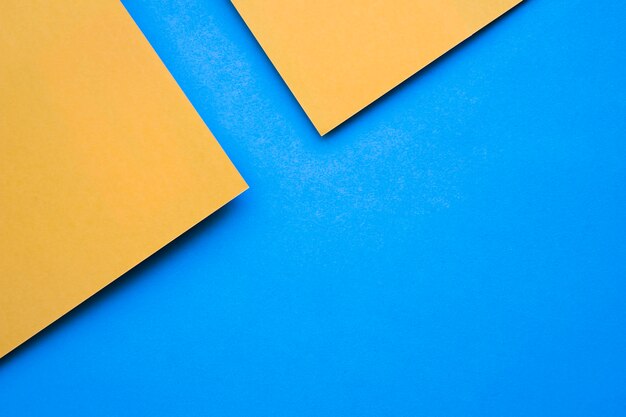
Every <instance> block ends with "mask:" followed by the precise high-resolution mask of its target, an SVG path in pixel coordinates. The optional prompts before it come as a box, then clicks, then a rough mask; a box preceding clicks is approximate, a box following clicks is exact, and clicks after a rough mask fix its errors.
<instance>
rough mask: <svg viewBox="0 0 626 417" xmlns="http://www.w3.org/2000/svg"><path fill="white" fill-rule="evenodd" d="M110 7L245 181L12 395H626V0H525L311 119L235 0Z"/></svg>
mask: <svg viewBox="0 0 626 417" xmlns="http://www.w3.org/2000/svg"><path fill="white" fill-rule="evenodd" d="M124 3H125V4H126V6H127V7H128V9H129V11H130V12H131V14H132V16H133V17H134V18H135V20H136V21H137V23H138V24H139V26H140V28H141V29H142V30H143V31H144V33H145V34H146V36H147V38H148V39H149V41H150V42H151V44H152V45H153V46H154V48H155V49H156V51H157V52H158V53H159V55H160V56H161V57H162V59H163V61H164V62H165V63H166V65H167V66H168V68H169V69H170V70H171V72H172V74H173V75H174V77H175V78H176V80H177V81H178V82H179V84H180V86H181V87H182V88H183V90H184V91H185V93H186V94H187V95H188V97H189V98H190V100H191V101H192V102H193V104H194V105H195V107H196V108H197V110H198V111H199V113H200V114H201V116H202V117H203V118H204V120H205V121H206V123H207V125H208V126H210V128H211V129H212V131H213V132H214V134H215V136H216V137H217V138H218V140H219V141H220V142H221V144H222V145H223V147H224V148H225V150H226V151H227V153H228V154H229V155H230V157H231V158H232V160H233V161H234V163H235V164H236V165H237V167H238V168H239V169H240V171H241V173H242V174H243V175H244V177H245V178H246V180H247V181H248V183H249V184H250V190H249V191H247V192H246V193H245V194H244V195H242V196H241V197H239V198H238V199H236V200H235V201H234V202H232V203H231V204H229V205H228V206H226V207H225V208H224V209H222V210H220V211H219V212H218V213H216V214H215V215H214V216H211V217H210V218H209V219H208V220H206V221H205V222H203V223H202V224H201V225H199V226H198V227H196V228H195V229H193V230H192V231H191V232H190V233H188V234H186V235H184V236H183V237H182V238H180V239H178V240H177V241H176V242H174V243H173V244H171V245H169V246H168V247H167V248H165V249H164V250H162V251H161V252H159V253H158V254H157V255H156V256H154V257H152V258H151V259H149V260H148V261H147V262H145V263H144V264H142V265H141V266H140V267H138V268H136V269H135V270H133V271H131V272H130V273H129V274H127V275H126V276H124V277H123V278H122V279H120V280H118V281H117V282H116V283H114V284H113V285H111V286H110V287H108V288H107V289H105V290H104V291H103V292H102V293H100V294H98V295H97V296H95V297H94V298H93V299H92V300H90V301H89V302H87V303H85V304H84V305H82V306H81V307H79V308H78V309H77V310H75V311H74V312H72V313H71V314H69V315H68V316H66V317H65V318H63V319H62V320H60V321H59V322H58V323H56V324H55V325H53V326H52V327H50V328H49V329H48V330H46V331H44V332H43V333H42V334H40V335H39V336H37V337H36V338H35V339H33V340H31V341H30V342H28V343H26V344H25V345H24V346H22V347H21V348H20V349H18V350H17V351H15V352H13V353H12V354H11V355H9V356H8V357H6V358H5V359H3V360H2V361H0V415H1V416H3V417H5V416H6V417H15V416H138V415H145V416H171V415H180V416H237V417H242V416H298V417H306V416H446V417H450V416H453V417H454V416H481V417H486V416H551V417H555V416H568V417H572V416H584V417H594V416H601V417H609V416H624V415H626V302H625V301H626V300H625V298H626V77H625V75H624V71H625V66H626V47H625V45H626V29H625V26H624V22H625V21H626V3H625V2H622V1H615V0H601V1H583V0H528V1H527V2H526V3H525V4H523V5H521V6H520V7H518V8H517V9H516V10H515V11H513V12H512V13H509V14H508V15H506V16H505V17H504V18H502V19H500V20H499V21H498V22H497V23H496V24H494V25H492V26H491V27H489V28H488V29H487V30H485V31H483V32H481V33H480V34H479V35H478V36H476V37H474V38H472V39H471V40H470V41H468V42H466V43H464V44H463V45H462V46H460V47H459V48H456V49H455V50H454V52H452V53H450V54H447V55H446V56H445V57H444V58H443V59H441V60H439V61H438V62H437V63H435V64H434V65H432V66H430V67H429V68H428V69H426V70H425V71H423V72H421V73H420V74H418V75H417V76H414V77H413V78H411V79H410V80H409V81H408V82H406V83H405V84H403V85H402V86H401V87H399V88H397V89H396V90H394V91H393V92H392V93H390V94H388V95H387V96H386V97H384V98H383V99H381V100H379V101H377V102H376V103H375V104H374V105H372V106H370V107H369V108H368V109H366V110H365V111H363V112H361V113H360V114H359V115H358V116H356V117H354V118H353V119H351V120H350V121H349V122H347V123H345V124H344V125H342V126H341V127H340V128H338V129H337V130H336V131H334V132H332V133H331V134H329V135H328V136H327V137H325V138H320V137H319V135H318V134H317V133H316V132H315V130H314V128H313V127H312V125H311V124H310V122H309V121H308V119H307V118H306V116H305V114H304V113H303V112H302V110H301V109H300V107H299V106H298V105H297V103H296V101H295V99H294V98H293V96H292V95H291V94H290V92H289V90H288V89H287V88H286V86H285V85H284V83H283V82H282V80H281V79H280V77H279V76H278V74H277V73H276V71H275V70H274V68H273V67H272V65H271V64H270V62H269V60H268V59H267V58H266V56H265V55H264V54H263V53H262V51H261V49H260V48H259V46H258V45H257V43H256V42H255V40H254V38H253V37H252V35H251V34H250V33H249V31H248V29H247V28H246V26H245V25H244V24H243V22H242V21H241V19H240V18H239V16H238V15H237V13H236V11H235V10H234V8H233V7H232V6H231V5H230V3H228V2H227V1H225V0H220V1H209V0H186V1H182V0H181V1H166V0H126V1H125V2H124ZM390 7H391V6H390ZM416 47H419V44H418V43H416Z"/></svg>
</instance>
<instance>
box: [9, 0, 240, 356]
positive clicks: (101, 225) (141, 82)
mask: <svg viewBox="0 0 626 417" xmlns="http://www.w3.org/2000/svg"><path fill="white" fill-rule="evenodd" d="M246 188H247V186H246V184H245V182H244V181H243V179H242V178H241V177H240V175H239V174H238V172H237V171H236V169H235V168H234V167H233V165H232V164H231V162H230V161H229V159H228V157H227V156H226V154H225V153H224V152H223V150H222V149H221V148H220V146H219V144H218V143H217V142H216V140H215V139H214V138H213V136H212V135H211V133H210V132H209V130H208V129H207V127H206V126H205V125H204V123H203V121H202V120H201V118H200V117H199V115H198V114H197V113H196V111H195V109H194V108H193V107H192V105H191V103H190V102H189V101H188V100H187V99H186V97H185V96H184V94H183V92H182V91H181V90H180V89H179V87H178V86H177V84H176V82H175V81H174V79H173V78H172V76H171V75H170V74H169V73H168V71H167V69H166V68H165V66H164V65H163V64H162V62H161V61H160V60H159V58H158V56H157V55H156V53H155V52H154V51H153V50H152V48H151V47H150V45H149V43H148V42H147V40H146V39H145V38H144V36H143V34H142V33H141V31H140V30H139V28H137V26H136V25H135V23H134V22H133V21H132V19H131V17H130V16H129V15H128V13H127V11H126V10H125V9H124V7H123V6H122V4H121V3H119V2H118V1H116V0H98V1H48V0H3V1H2V2H0V357H1V356H4V355H5V354H6V353H8V352H9V351H11V350H12V349H14V348H15V347H17V346H18V345H19V344H21V343H22V342H24V341H25V340H27V339H28V338H30V337H31V336H33V335H34V334H35V333H37V332H39V331H40V330H42V329H43V328H44V327H46V326H47V325H49V324H50V323H52V322H53V321H54V320H56V319H58V318H59V317H60V316H62V315H63V314H65V313H67V312H68V311H69V310H71V309H72V308H74V307H75V306H76V305H78V304H79V303H81V302H82V301H84V300H85V299H87V298H88V297H90V296H91V295H93V294H94V293H95V292H97V291H98V290H100V289H101V288H103V287H104V286H106V285H107V284H109V283H110V282H112V281H113V280H115V279H116V278H118V277H119V276H120V275H122V274H124V273H125V272H127V271H128V270H130V269H131V268H133V267H134V266H135V265H137V264H138V263H140V262H141V261H142V260H144V259H145V258H147V257H149V256H150V255H151V254H153V253H154V252H155V251H157V250H159V249H160V248H161V247H163V246H164V245H166V244H167V243H169V242H170V241H172V240H173V239H175V238H176V237H177V236H179V235H180V234H181V233H183V232H185V231H186V230H187V229H189V228H190V227H192V226H193V225H195V224H196V223H198V222H199V221H201V220H202V219H204V218H205V217H206V216H207V215H209V214H210V213H212V212H214V211H215V210H217V209H218V208H219V207H221V206H222V205H224V204H225V203H227V202H228V201H229V200H231V199H232V198H234V197H235V196H236V195H238V194H239V193H241V192H242V191H244V190H245V189H246ZM172 279H176V277H172Z"/></svg>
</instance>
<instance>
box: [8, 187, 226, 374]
mask: <svg viewBox="0 0 626 417" xmlns="http://www.w3.org/2000/svg"><path fill="white" fill-rule="evenodd" d="M237 205H238V203H237V199H236V198H235V199H234V200H233V201H231V202H229V203H227V204H226V205H224V206H222V207H221V208H219V209H218V210H217V211H215V212H214V213H213V214H210V215H209V216H208V217H206V218H205V219H203V220H201V221H200V222H199V223H197V224H196V225H194V226H192V227H191V228H190V229H188V230H187V231H185V232H183V233H182V234H181V235H180V236H178V237H176V238H175V239H174V240H172V241H171V242H169V243H167V244H166V245H165V246H163V247H162V248H161V249H159V250H158V251H156V252H155V253H153V254H152V255H150V256H148V257H147V258H146V259H144V260H143V261H141V262H139V264H137V265H136V266H135V267H133V268H132V269H130V270H129V271H128V272H126V273H124V274H123V275H121V276H120V277H119V278H117V279H116V280H114V281H113V282H111V283H110V284H108V285H106V286H105V287H104V288H102V289H101V290H100V291H98V292H96V293H95V294H94V295H92V296H91V297H89V298H87V299H86V300H85V301H83V302H82V303H80V304H79V305H77V306H76V307H74V308H73V309H72V310H70V311H69V312H67V313H66V314H64V315H63V316H61V317H60V318H58V319H57V320H55V321H54V322H52V323H51V324H49V325H48V326H46V327H45V328H44V329H42V330H41V331H39V332H38V333H36V334H35V335H33V336H32V337H31V338H29V339H28V340H26V341H25V342H24V343H22V344H21V345H19V346H17V347H16V348H15V349H13V350H12V351H11V352H9V353H7V354H6V355H5V356H3V357H2V358H0V371H1V370H2V368H3V367H4V366H6V365H7V364H8V363H9V362H11V361H12V360H14V358H16V357H18V356H20V355H24V354H26V353H27V352H28V351H29V350H31V349H33V348H34V347H35V346H36V345H37V344H39V343H43V342H44V341H45V340H46V338H47V337H49V335H50V334H52V333H53V332H56V331H58V330H60V329H63V328H64V327H66V326H68V325H69V323H71V322H72V320H74V319H75V318H76V317H78V316H79V315H81V314H83V312H84V311H86V310H88V309H92V308H97V307H99V306H101V305H102V304H103V303H104V302H105V300H106V299H108V298H109V297H113V296H115V294H116V293H119V292H122V291H125V289H126V288H127V287H128V286H129V285H134V284H135V283H137V282H139V280H140V279H142V278H143V279H144V280H145V279H146V276H147V275H148V274H149V272H150V271H153V270H155V269H158V268H159V267H160V265H161V262H162V261H163V260H164V259H166V258H167V257H169V256H173V254H175V253H178V252H180V251H182V250H184V249H185V248H186V247H187V246H188V245H190V244H192V243H193V241H194V240H196V239H198V238H199V236H201V235H203V234H204V233H207V232H208V230H209V229H210V228H211V227H214V224H215V223H217V222H219V221H220V220H221V219H222V218H224V217H226V216H228V215H230V214H229V213H231V212H232V211H233V210H236V207H233V206H237Z"/></svg>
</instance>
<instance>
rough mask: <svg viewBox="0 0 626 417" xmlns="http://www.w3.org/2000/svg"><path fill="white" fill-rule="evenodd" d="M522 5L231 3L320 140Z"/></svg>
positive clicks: (341, 0)
mask: <svg viewBox="0 0 626 417" xmlns="http://www.w3.org/2000/svg"><path fill="white" fill-rule="evenodd" d="M521 1H522V0H392V1H388V0H232V2H233V4H234V5H235V7H236V8H237V10H238V11H239V13H240V14H241V16H242V17H243V19H244V20H245V22H246V23H247V25H248V26H249V28H250V29H251V31H252V33H253V34H254V36H255V37H256V38H257V40H258V41H259V43H260V44H261V46H262V47H263V49H264V50H265V52H266V53H267V55H268V56H269V58H270V60H271V61H272V62H273V64H274V65H275V66H276V69H277V70H278V72H279V73H280V74H281V76H282V77H283V79H284V80H285V82H286V83H287V85H288V86H289V88H290V89H291V91H292V92H293V94H294V96H295V97H296V99H297V100H298V101H299V103H300V104H301V105H302V107H303V109H304V111H305V112H306V113H307V115H308V116H309V118H310V119H311V121H312V122H313V124H314V125H315V127H316V128H317V130H318V131H319V132H320V133H321V134H325V133H327V132H328V131H330V130H332V129H333V128H335V127H336V126H338V125H339V124H341V123H342V122H344V121H345V120H347V119H348V118H350V117H351V116H352V115H354V114H355V113H357V112H358V111H359V110H361V109H363V108H364V107H366V106H367V105H368V104H370V103H372V102H373V101H374V100H376V99H377V98H379V97H381V96H382V95H383V94H385V93H386V92H388V91H389V90H391V89H392V88H393V87H395V86H397V85H398V84H400V83H401V82H402V81H404V80H406V79H407V78H409V77H410V76H411V75H413V74H415V73H416V72H417V71H419V70H421V69H422V68H424V67H425V66H427V65H428V64H430V63H431V62H432V61H434V60H435V59H437V58H439V57H440V56H441V55H443V54H444V53H446V52H447V51H449V50H450V49H452V48H453V47H454V46H456V45H458V44H459V43H461V42H462V41H463V40H465V39H467V38H468V37H470V36H471V35H472V34H474V33H475V32H477V31H478V30H480V29H481V28H482V27H484V26H486V25H487V24H489V23H490V22H491V21H493V20H494V19H496V18H497V17H498V16H500V15H502V14H503V13H505V12H506V11H507V10H509V9H511V8H512V7H513V6H515V5H516V4H518V3H521Z"/></svg>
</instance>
